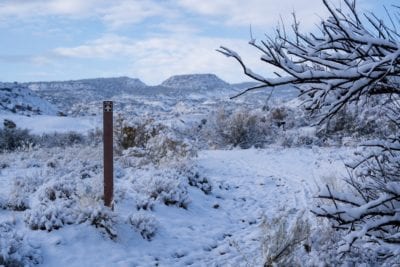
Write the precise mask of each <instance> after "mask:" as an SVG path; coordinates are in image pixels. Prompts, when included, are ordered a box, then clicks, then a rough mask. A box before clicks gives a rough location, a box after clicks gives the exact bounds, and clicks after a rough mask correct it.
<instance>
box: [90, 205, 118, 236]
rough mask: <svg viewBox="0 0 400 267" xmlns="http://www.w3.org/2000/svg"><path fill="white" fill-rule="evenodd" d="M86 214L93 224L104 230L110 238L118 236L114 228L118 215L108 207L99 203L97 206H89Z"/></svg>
mask: <svg viewBox="0 0 400 267" xmlns="http://www.w3.org/2000/svg"><path fill="white" fill-rule="evenodd" d="M84 213H85V214H84V216H85V217H86V218H85V220H87V221H88V222H89V223H90V224H91V225H93V226H95V227H96V228H99V229H101V230H102V231H104V234H106V235H107V236H108V237H109V238H110V239H112V240H115V239H116V238H117V231H116V230H115V228H114V225H115V224H116V215H115V214H114V213H113V212H112V211H111V210H110V209H109V208H107V207H104V206H102V205H98V206H97V207H92V208H88V209H86V210H85V211H84Z"/></svg>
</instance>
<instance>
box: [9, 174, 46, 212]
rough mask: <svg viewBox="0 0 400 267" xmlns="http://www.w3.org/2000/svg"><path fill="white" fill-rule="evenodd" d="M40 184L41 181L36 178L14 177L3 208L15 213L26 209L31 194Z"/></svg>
mask: <svg viewBox="0 0 400 267" xmlns="http://www.w3.org/2000/svg"><path fill="white" fill-rule="evenodd" d="M42 182H43V179H42V178H40V177H38V176H28V175H27V176H24V177H15V178H14V179H13V186H12V189H11V193H10V195H9V197H8V199H7V201H6V205H5V207H6V208H7V209H10V210H15V211H23V210H26V209H28V208H29V198H30V196H31V194H32V193H34V192H35V191H36V190H37V188H38V187H39V186H40V185H41V183H42Z"/></svg>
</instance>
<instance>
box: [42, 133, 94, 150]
mask: <svg viewBox="0 0 400 267" xmlns="http://www.w3.org/2000/svg"><path fill="white" fill-rule="evenodd" d="M37 142H38V143H39V144H40V146H42V147H69V146H73V145H78V144H85V143H86V142H87V137H86V136H84V135H83V134H81V133H77V132H74V131H71V132H67V133H52V134H47V133H46V134H43V135H41V136H40V137H38V141H37Z"/></svg>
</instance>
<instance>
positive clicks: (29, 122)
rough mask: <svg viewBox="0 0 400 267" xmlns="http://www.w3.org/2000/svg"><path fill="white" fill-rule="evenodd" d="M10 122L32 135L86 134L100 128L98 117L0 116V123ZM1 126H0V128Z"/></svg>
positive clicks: (100, 120) (99, 118)
mask: <svg viewBox="0 0 400 267" xmlns="http://www.w3.org/2000/svg"><path fill="white" fill-rule="evenodd" d="M5 119H7V120H12V121H13V122H15V123H16V125H17V126H18V127H20V128H23V129H28V130H30V132H31V133H33V134H42V133H54V132H58V133H66V132H71V131H74V132H78V133H84V134H86V133H87V132H88V131H90V130H94V129H96V128H100V127H102V118H101V117H99V116H90V117H89V116H87V117H79V118H72V117H60V116H50V115H36V116H30V117H27V116H22V115H14V114H7V115H4V114H0V122H2V121H4V120H5ZM2 127H3V124H1V125H0V128H2Z"/></svg>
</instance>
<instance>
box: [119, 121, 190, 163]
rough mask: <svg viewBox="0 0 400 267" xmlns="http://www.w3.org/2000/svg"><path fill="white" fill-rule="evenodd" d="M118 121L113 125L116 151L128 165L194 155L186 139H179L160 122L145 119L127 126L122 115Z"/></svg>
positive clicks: (165, 160) (179, 158)
mask: <svg viewBox="0 0 400 267" xmlns="http://www.w3.org/2000/svg"><path fill="white" fill-rule="evenodd" d="M118 120H119V122H117V123H116V128H115V136H116V145H117V152H119V153H120V154H122V155H123V157H124V158H125V159H124V161H125V162H129V163H127V164H128V165H134V166H138V165H139V166H140V165H145V164H149V163H152V164H154V165H161V164H164V163H171V162H174V161H177V160H184V159H189V158H191V157H194V156H195V155H196V151H195V149H194V148H193V147H192V146H191V145H190V144H189V143H188V142H187V141H185V140H181V139H179V138H178V137H177V136H176V135H175V134H174V133H173V131H172V130H171V129H170V128H168V127H166V126H164V125H162V124H159V123H156V122H154V121H153V120H145V121H144V122H143V123H141V122H139V123H135V124H132V125H128V124H127V123H125V122H124V120H123V118H122V117H119V118H118V119H117V121H118ZM129 157H133V159H132V160H130V159H128V158H129Z"/></svg>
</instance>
